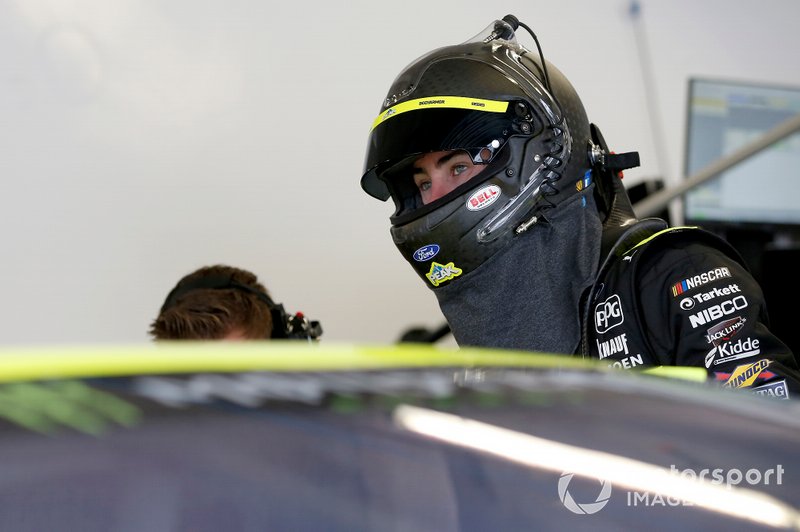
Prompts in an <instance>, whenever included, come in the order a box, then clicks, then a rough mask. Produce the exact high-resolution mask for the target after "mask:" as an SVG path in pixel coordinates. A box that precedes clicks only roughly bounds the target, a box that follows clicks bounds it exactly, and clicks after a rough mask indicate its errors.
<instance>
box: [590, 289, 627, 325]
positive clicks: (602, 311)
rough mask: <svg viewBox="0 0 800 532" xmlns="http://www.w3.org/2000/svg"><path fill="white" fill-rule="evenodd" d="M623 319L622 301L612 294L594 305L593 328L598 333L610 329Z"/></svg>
mask: <svg viewBox="0 0 800 532" xmlns="http://www.w3.org/2000/svg"><path fill="white" fill-rule="evenodd" d="M623 321H625V316H624V315H623V314H622V302H621V301H620V300H619V296H618V295H617V294H614V295H613V296H610V297H609V298H608V299H606V300H605V301H603V302H602V303H599V304H598V305H597V306H596V307H594V329H595V330H596V331H597V332H598V333H599V334H603V333H604V332H607V331H610V330H611V329H613V328H614V327H616V326H617V325H620V324H622V322H623Z"/></svg>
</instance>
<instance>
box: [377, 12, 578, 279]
mask: <svg viewBox="0 0 800 532" xmlns="http://www.w3.org/2000/svg"><path fill="white" fill-rule="evenodd" d="M511 18H512V19H513V17H511ZM508 19H509V17H506V19H504V20H503V21H495V22H494V23H493V24H492V25H491V26H489V27H488V28H487V29H486V30H484V32H482V33H481V34H479V35H478V36H476V37H475V38H473V39H471V40H470V41H467V42H466V43H463V44H459V45H455V46H448V47H444V48H440V49H437V50H434V51H433V52H431V53H429V54H427V55H425V56H423V57H421V58H420V59H417V60H416V61H414V62H413V63H412V64H411V65H410V66H408V67H407V68H406V69H405V70H403V71H402V72H401V73H400V75H399V76H398V77H397V79H396V80H395V81H394V83H393V84H392V87H391V89H390V90H389V95H388V96H387V98H386V100H385V102H384V104H383V107H382V112H381V113H380V114H379V115H378V117H377V119H376V120H375V122H374V123H373V126H372V131H371V132H370V137H369V145H368V148H367V155H366V160H365V165H364V174H363V177H362V178H361V186H362V188H363V189H364V190H365V191H366V192H367V193H368V194H370V195H371V196H374V197H376V198H378V199H381V200H386V199H388V198H389V197H392V198H393V199H394V202H395V206H396V210H395V212H394V214H393V215H392V217H391V223H392V228H391V233H392V237H393V239H394V242H395V244H396V245H397V247H398V248H399V249H400V252H401V253H402V254H403V256H404V257H405V258H406V259H407V260H408V261H409V262H410V263H411V265H412V266H413V267H414V269H415V270H416V271H417V273H418V274H419V275H420V276H421V277H422V278H423V279H426V280H427V282H429V283H430V285H431V286H433V287H434V288H435V287H438V286H440V285H441V284H442V283H445V282H448V281H451V280H452V279H454V278H456V277H458V276H460V275H462V274H464V273H467V272H469V271H471V270H473V269H475V268H476V267H478V266H479V265H480V264H481V263H483V262H484V261H485V260H486V259H488V258H489V257H491V256H492V255H494V254H495V253H497V251H498V250H500V249H501V248H502V247H504V246H506V245H507V244H508V243H509V242H510V241H511V240H512V239H513V238H514V236H515V235H516V234H518V233H521V232H522V231H524V230H526V229H527V228H528V227H529V226H530V225H532V224H533V223H535V222H536V221H537V220H539V219H540V216H541V214H542V212H543V211H544V210H545V209H548V208H552V207H555V206H557V205H558V204H559V203H561V202H562V201H564V200H566V199H568V198H570V197H572V196H573V195H574V194H577V193H580V192H581V191H583V190H584V189H585V188H586V187H587V186H588V185H589V184H590V183H591V180H592V174H591V171H590V169H591V167H592V165H591V163H590V153H591V149H590V148H591V142H590V125H589V122H588V120H587V118H586V111H585V110H584V108H583V104H582V103H581V101H580V99H579V98H578V95H577V94H576V93H575V90H574V89H573V88H572V85H570V83H569V81H567V79H566V78H565V77H564V76H563V75H562V74H561V73H560V72H559V71H558V70H557V69H556V68H555V67H553V66H552V65H551V64H549V63H547V64H545V63H544V62H543V58H540V57H535V56H534V54H532V53H530V52H529V50H527V49H525V48H524V47H522V46H520V45H519V44H518V43H517V41H516V39H515V37H514V32H513V29H514V28H515V27H516V25H514V26H513V27H512V26H510V25H509V24H508V23H507V22H505V20H508ZM514 22H515V20H514ZM512 24H513V22H512ZM450 150H464V151H466V152H467V153H468V154H469V156H470V157H471V159H472V161H473V163H475V164H481V165H487V166H486V168H485V169H484V170H483V171H482V172H480V173H478V174H477V175H476V176H475V177H473V178H472V179H471V180H469V181H467V182H466V183H464V184H462V185H460V186H459V187H457V188H456V189H455V190H453V191H451V192H449V193H448V194H446V195H445V196H444V197H441V198H439V199H437V200H435V201H433V202H431V203H429V204H427V205H423V203H422V201H421V198H420V195H419V191H418V188H417V186H416V185H415V183H414V180H413V175H412V169H411V165H412V163H413V162H414V161H415V160H416V159H417V158H419V157H420V156H421V155H423V154H425V153H429V152H437V151H450Z"/></svg>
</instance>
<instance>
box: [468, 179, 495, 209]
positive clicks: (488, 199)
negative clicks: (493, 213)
mask: <svg viewBox="0 0 800 532" xmlns="http://www.w3.org/2000/svg"><path fill="white" fill-rule="evenodd" d="M499 197H500V187H498V186H497V185H489V186H488V187H483V188H482V189H480V190H479V191H477V192H475V193H474V194H472V195H471V196H470V197H469V198H467V209H469V210H471V211H479V210H481V209H485V208H486V207H488V206H489V205H491V204H492V203H494V202H495V201H497V198H499Z"/></svg>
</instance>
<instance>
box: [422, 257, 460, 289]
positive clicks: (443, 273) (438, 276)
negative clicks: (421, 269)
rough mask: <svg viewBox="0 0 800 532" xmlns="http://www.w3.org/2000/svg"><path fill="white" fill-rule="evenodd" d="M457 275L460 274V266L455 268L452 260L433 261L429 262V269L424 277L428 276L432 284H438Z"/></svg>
mask: <svg viewBox="0 0 800 532" xmlns="http://www.w3.org/2000/svg"><path fill="white" fill-rule="evenodd" d="M459 275H461V268H457V267H456V266H455V265H454V264H453V263H452V262H448V263H447V264H439V263H438V262H434V263H433V264H431V270H430V271H429V272H428V273H426V274H425V277H427V278H428V280H429V281H430V282H431V284H432V285H433V286H439V285H440V284H442V283H444V282H446V281H449V280H450V279H453V278H455V277H458V276H459Z"/></svg>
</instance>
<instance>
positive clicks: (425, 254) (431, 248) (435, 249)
mask: <svg viewBox="0 0 800 532" xmlns="http://www.w3.org/2000/svg"><path fill="white" fill-rule="evenodd" d="M437 253H439V245H438V244H428V245H427V246H422V247H421V248H419V249H418V250H416V251H415V252H414V260H415V261H417V262H426V261H429V260H431V259H432V258H433V257H435V256H436V254H437Z"/></svg>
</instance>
